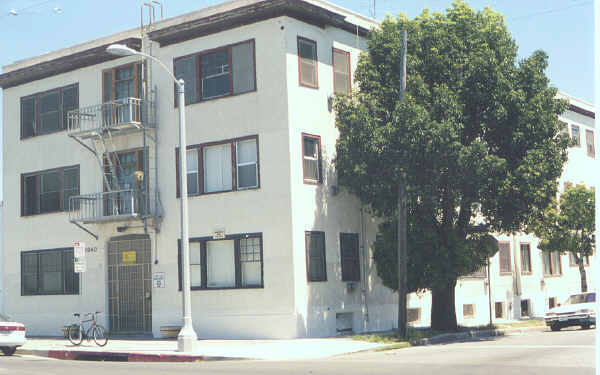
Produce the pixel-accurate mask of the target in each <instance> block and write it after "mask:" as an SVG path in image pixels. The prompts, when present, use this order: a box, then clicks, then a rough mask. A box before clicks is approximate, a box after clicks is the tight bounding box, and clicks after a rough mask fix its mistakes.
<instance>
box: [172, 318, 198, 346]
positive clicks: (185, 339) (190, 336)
mask: <svg viewBox="0 0 600 375" xmlns="http://www.w3.org/2000/svg"><path fill="white" fill-rule="evenodd" d="M186 320H187V319H186ZM197 340H198V336H196V331H194V328H193V326H192V322H191V319H190V321H189V322H188V321H186V322H185V323H184V325H183V328H182V329H181V331H179V335H177V351H178V352H193V351H194V348H195V346H196V341H197Z"/></svg>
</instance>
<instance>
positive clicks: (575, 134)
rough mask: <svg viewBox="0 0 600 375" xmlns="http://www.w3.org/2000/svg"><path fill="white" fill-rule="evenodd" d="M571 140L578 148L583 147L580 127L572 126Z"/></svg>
mask: <svg viewBox="0 0 600 375" xmlns="http://www.w3.org/2000/svg"><path fill="white" fill-rule="evenodd" d="M571 139H573V142H574V143H575V146H576V147H579V146H581V140H580V139H579V126H577V125H571Z"/></svg>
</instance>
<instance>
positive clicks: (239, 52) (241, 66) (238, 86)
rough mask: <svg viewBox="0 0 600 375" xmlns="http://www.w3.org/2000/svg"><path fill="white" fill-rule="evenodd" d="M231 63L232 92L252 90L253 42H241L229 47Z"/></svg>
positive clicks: (238, 92)
mask: <svg viewBox="0 0 600 375" xmlns="http://www.w3.org/2000/svg"><path fill="white" fill-rule="evenodd" d="M231 60H232V64H233V93H234V94H241V93H244V92H248V91H253V90H254V89H255V87H254V43H251V42H249V43H242V44H238V45H235V46H233V47H231Z"/></svg>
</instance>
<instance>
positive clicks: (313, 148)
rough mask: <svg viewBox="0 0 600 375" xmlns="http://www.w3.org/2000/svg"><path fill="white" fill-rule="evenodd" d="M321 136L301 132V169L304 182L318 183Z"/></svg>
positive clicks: (319, 176)
mask: <svg viewBox="0 0 600 375" xmlns="http://www.w3.org/2000/svg"><path fill="white" fill-rule="evenodd" d="M321 162H322V160H321V137H319V136H317V135H310V134H305V133H303V134H302V171H303V176H304V183H309V184H318V183H321V182H322V177H321Z"/></svg>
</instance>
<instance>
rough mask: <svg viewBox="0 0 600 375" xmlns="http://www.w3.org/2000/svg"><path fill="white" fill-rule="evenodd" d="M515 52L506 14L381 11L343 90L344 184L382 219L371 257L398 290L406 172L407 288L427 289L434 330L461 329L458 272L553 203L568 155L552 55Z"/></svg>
mask: <svg viewBox="0 0 600 375" xmlns="http://www.w3.org/2000/svg"><path fill="white" fill-rule="evenodd" d="M404 29H406V30H408V55H407V77H408V78H407V89H406V92H405V97H404V99H403V100H402V101H401V102H400V101H399V91H400V87H399V86H400V85H399V82H400V64H399V61H400V54H401V33H402V30H404ZM516 57H517V45H516V43H515V41H514V40H513V39H512V37H511V35H510V33H509V32H508V30H507V28H506V26H505V25H504V21H503V18H502V16H501V15H500V14H498V13H496V12H494V11H492V10H491V9H490V8H485V9H484V10H481V11H474V10H473V9H471V8H470V7H469V6H468V5H467V4H466V3H465V2H464V1H455V2H454V3H453V4H452V7H451V8H449V9H447V12H446V14H440V13H433V14H431V13H429V12H428V11H427V10H424V11H423V13H422V14H421V15H420V16H418V17H416V18H415V19H413V20H409V19H407V18H406V17H405V16H404V15H400V16H399V17H398V19H397V20H393V19H391V18H389V17H388V18H387V19H385V20H384V21H383V22H382V24H381V27H380V29H376V30H373V31H372V32H371V33H370V35H369V43H368V50H367V53H366V54H363V55H362V56H361V58H360V60H359V63H358V68H357V71H356V73H355V80H356V82H358V85H359V90H355V92H354V93H353V95H351V96H344V95H339V96H337V97H336V101H335V110H336V125H337V127H338V128H339V131H340V137H339V139H338V141H337V145H336V149H337V150H336V151H337V156H336V160H335V165H336V169H337V172H338V183H339V184H340V186H343V187H345V188H346V189H348V190H349V191H350V192H353V193H355V194H356V195H358V196H359V197H360V199H361V201H362V202H363V203H365V204H368V205H370V207H371V208H372V210H373V211H374V213H375V214H376V215H377V216H379V217H381V218H382V219H383V221H384V223H383V224H382V226H381V228H380V231H381V232H380V236H379V240H378V241H377V242H376V246H375V261H376V265H377V271H378V274H379V276H380V277H381V278H382V279H383V281H384V284H385V285H387V286H388V287H390V288H392V289H397V286H398V285H397V275H396V270H397V268H396V267H397V263H396V261H395V259H396V258H395V255H394V253H395V251H396V240H395V230H394V229H393V228H394V218H395V217H396V215H397V212H396V209H397V207H396V202H397V197H398V189H397V186H398V183H399V182H400V181H401V178H402V176H403V175H404V176H405V177H406V178H405V182H406V186H407V194H408V212H409V218H408V247H409V250H408V254H409V257H410V259H409V267H408V269H409V270H410V271H409V275H408V279H409V287H410V288H411V290H416V289H423V288H427V289H430V290H431V292H432V298H433V301H432V311H431V321H432V328H433V329H436V330H438V329H439V330H454V329H456V326H457V324H456V312H455V305H454V303H455V301H454V288H455V286H456V281H457V279H458V277H460V276H463V275H467V274H470V273H472V272H474V271H475V270H476V269H477V268H478V267H480V266H482V265H484V264H485V261H486V257H487V256H489V255H490V254H493V252H494V251H496V250H497V246H496V248H494V246H495V245H494V243H495V242H494V241H493V240H492V239H491V237H490V235H491V234H492V233H497V232H515V231H519V230H521V229H523V227H524V225H525V224H526V223H527V222H528V219H529V217H530V215H531V213H532V212H534V213H535V212H539V211H541V210H543V209H544V208H545V207H547V206H548V204H549V203H550V201H551V200H552V197H553V196H555V194H556V183H555V181H556V180H557V179H558V177H559V176H560V175H561V172H562V168H563V164H564V162H565V161H566V150H567V146H568V142H569V141H568V138H567V137H566V136H563V135H557V134H559V131H560V130H561V129H560V125H559V123H558V118H557V115H558V114H560V113H562V112H563V111H564V110H565V109H566V102H565V101H562V100H557V99H555V95H556V89H554V88H551V87H549V84H548V83H549V81H548V78H547V77H546V75H545V73H544V71H545V69H546V67H547V65H548V61H547V60H548V57H547V55H546V54H545V53H544V52H541V51H537V52H535V53H533V55H532V56H530V57H528V58H526V59H524V60H521V61H519V62H518V63H517V62H516ZM394 275H396V276H394Z"/></svg>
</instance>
